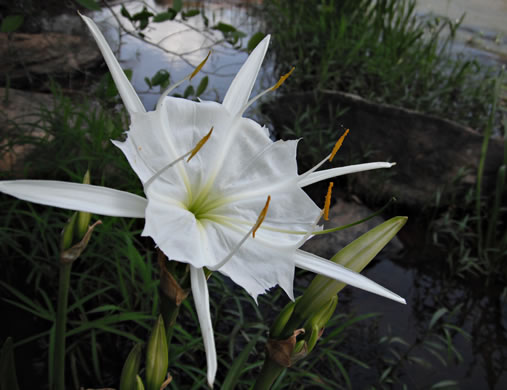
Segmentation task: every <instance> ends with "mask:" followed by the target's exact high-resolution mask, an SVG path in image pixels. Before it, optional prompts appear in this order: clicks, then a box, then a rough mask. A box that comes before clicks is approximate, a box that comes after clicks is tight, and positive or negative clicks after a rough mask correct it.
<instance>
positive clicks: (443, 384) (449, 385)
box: [431, 380, 459, 389]
mask: <svg viewBox="0 0 507 390" xmlns="http://www.w3.org/2000/svg"><path fill="white" fill-rule="evenodd" d="M431 388H432V389H457V388H459V384H458V382H456V381H453V380H444V381H440V382H438V383H435V384H434V385H433V386H431Z"/></svg>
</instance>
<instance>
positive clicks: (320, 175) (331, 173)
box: [299, 162, 395, 187]
mask: <svg viewBox="0 0 507 390" xmlns="http://www.w3.org/2000/svg"><path fill="white" fill-rule="evenodd" d="M393 165H395V163H388V162H374V163H366V164H357V165H348V166H346V167H340V168H331V169H325V170H323V171H318V172H313V173H311V174H309V175H308V176H305V177H304V178H302V179H301V180H300V181H299V185H300V186H301V187H306V186H308V185H310V184H313V183H317V182H319V181H322V180H326V179H330V178H332V177H337V176H342V175H348V174H349V173H356V172H363V171H370V170H372V169H379V168H391V167H392V166H393Z"/></svg>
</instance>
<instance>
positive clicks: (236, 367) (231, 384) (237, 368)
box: [221, 335, 259, 390]
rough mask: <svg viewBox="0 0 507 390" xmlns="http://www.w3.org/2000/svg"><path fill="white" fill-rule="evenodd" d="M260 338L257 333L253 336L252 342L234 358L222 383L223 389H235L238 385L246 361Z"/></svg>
mask: <svg viewBox="0 0 507 390" xmlns="http://www.w3.org/2000/svg"><path fill="white" fill-rule="evenodd" d="M258 338H259V335H256V336H255V337H253V338H252V339H251V340H250V342H249V343H248V344H247V346H246V347H245V348H244V349H243V351H241V353H240V354H239V356H238V357H237V358H236V359H234V363H233V364H232V366H231V368H230V369H229V372H228V373H227V376H226V377H225V379H224V383H223V384H222V387H221V389H222V390H233V389H234V388H235V386H236V383H237V382H238V379H239V378H240V376H241V374H242V373H243V371H244V367H243V366H244V365H245V363H246V361H247V360H248V355H249V354H250V352H251V351H252V349H253V348H254V347H255V344H256V343H257V339H258Z"/></svg>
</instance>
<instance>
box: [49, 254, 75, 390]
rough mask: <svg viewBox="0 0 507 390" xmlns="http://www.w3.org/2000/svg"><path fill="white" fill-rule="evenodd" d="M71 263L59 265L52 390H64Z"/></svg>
mask: <svg viewBox="0 0 507 390" xmlns="http://www.w3.org/2000/svg"><path fill="white" fill-rule="evenodd" d="M71 268H72V263H70V262H69V263H63V262H61V263H60V277H59V281H58V306H57V311H56V324H55V357H54V366H53V370H54V371H53V374H54V377H53V380H54V382H53V389H54V390H65V331H66V327H67V304H68V298H69V285H70V271H71Z"/></svg>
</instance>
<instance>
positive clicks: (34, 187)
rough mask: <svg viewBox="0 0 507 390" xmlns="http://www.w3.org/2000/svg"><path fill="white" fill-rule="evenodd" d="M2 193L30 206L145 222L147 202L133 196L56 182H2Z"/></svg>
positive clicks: (87, 186)
mask: <svg viewBox="0 0 507 390" xmlns="http://www.w3.org/2000/svg"><path fill="white" fill-rule="evenodd" d="M0 192H3V193H5V194H8V195H11V196H15V197H16V198H19V199H23V200H27V201H29V202H34V203H40V204H44V205H47V206H55V207H60V208H62V209H69V210H77V211H86V212H89V213H93V214H100V215H109V216H112V217H132V218H144V210H145V208H146V204H147V200H146V199H144V198H143V197H141V196H138V195H134V194H131V193H130V192H124V191H118V190H114V189H112V188H107V187H100V186H93V185H90V184H79V183H67V182H64V181H53V180H13V181H0Z"/></svg>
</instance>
